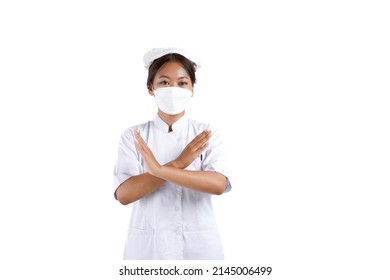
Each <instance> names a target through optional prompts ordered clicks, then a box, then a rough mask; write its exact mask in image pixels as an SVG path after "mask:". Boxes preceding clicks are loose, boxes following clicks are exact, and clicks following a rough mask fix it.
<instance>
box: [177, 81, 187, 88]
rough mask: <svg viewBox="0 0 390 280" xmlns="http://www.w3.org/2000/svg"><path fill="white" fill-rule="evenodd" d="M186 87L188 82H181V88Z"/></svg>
mask: <svg viewBox="0 0 390 280" xmlns="http://www.w3.org/2000/svg"><path fill="white" fill-rule="evenodd" d="M186 85H188V82H179V86H181V87H184V86H186Z"/></svg>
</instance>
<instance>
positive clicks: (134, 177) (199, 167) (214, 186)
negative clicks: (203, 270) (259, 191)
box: [114, 48, 231, 259]
mask: <svg viewBox="0 0 390 280" xmlns="http://www.w3.org/2000/svg"><path fill="white" fill-rule="evenodd" d="M144 62H145V67H146V68H147V69H148V71H149V76H148V79H147V88H148V91H149V94H150V95H151V96H154V98H155V101H156V103H157V106H158V113H157V116H156V117H155V118H154V119H153V120H152V121H149V122H146V123H144V124H140V125H137V126H134V127H132V128H129V129H127V130H126V131H125V132H124V133H123V134H122V137H121V140H120V143H119V149H118V160H117V163H116V166H115V171H114V179H115V180H114V181H115V184H114V187H115V198H116V199H118V200H119V202H120V203H122V204H124V205H127V204H130V203H133V209H132V217H131V221H130V225H129V230H128V235H127V240H126V246H125V252H124V259H223V249H222V244H221V241H220V237H219V234H218V229H217V226H216V223H215V220H214V214H213V208H212V203H211V197H212V195H213V194H214V195H219V194H222V193H224V192H228V191H230V189H231V186H230V183H229V180H228V179H227V177H226V176H227V174H226V167H225V159H224V153H223V148H222V140H221V138H220V136H219V134H218V131H217V130H215V129H212V130H210V129H209V126H208V125H207V124H203V123H198V122H196V121H194V120H191V119H188V118H187V116H186V115H185V108H186V105H187V104H188V102H189V100H190V99H191V97H192V96H193V92H194V83H195V71H196V70H197V68H199V61H198V60H197V59H196V58H195V57H194V56H193V55H191V54H189V53H188V52H186V51H184V50H181V49H177V48H162V49H153V50H151V51H150V52H148V53H146V54H145V56H144Z"/></svg>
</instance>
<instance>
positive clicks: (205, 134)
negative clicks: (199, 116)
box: [190, 130, 211, 146]
mask: <svg viewBox="0 0 390 280" xmlns="http://www.w3.org/2000/svg"><path fill="white" fill-rule="evenodd" d="M210 137H211V132H210V131H207V130H204V131H203V132H201V133H200V134H199V135H197V136H196V137H195V138H194V139H193V140H192V141H191V142H190V144H191V145H192V146H198V145H199V144H200V145H202V144H203V143H204V142H205V141H207V140H208V139H210Z"/></svg>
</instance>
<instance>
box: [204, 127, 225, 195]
mask: <svg viewBox="0 0 390 280" xmlns="http://www.w3.org/2000/svg"><path fill="white" fill-rule="evenodd" d="M211 131H212V136H211V138H210V140H209V146H208V147H207V149H206V151H205V155H204V159H203V160H202V170H203V171H215V172H218V173H220V174H222V175H224V176H225V177H226V188H225V192H229V191H230V190H231V189H232V186H231V184H230V181H229V177H228V173H229V171H228V163H227V161H226V156H225V151H224V145H223V141H222V137H221V136H220V133H219V131H218V130H217V129H211Z"/></svg>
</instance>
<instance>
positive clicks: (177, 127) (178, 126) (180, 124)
mask: <svg viewBox="0 0 390 280" xmlns="http://www.w3.org/2000/svg"><path fill="white" fill-rule="evenodd" d="M187 122H188V118H187V117H186V115H184V116H182V117H181V118H180V119H178V120H177V121H176V122H174V123H173V124H172V132H173V133H176V132H179V131H181V130H182V129H183V128H184V127H185V125H186V124H187ZM153 123H154V125H155V126H157V127H158V128H159V129H161V130H162V131H164V132H166V133H168V129H169V126H168V125H167V124H166V123H165V122H164V121H163V120H162V119H161V118H160V116H159V115H158V114H157V115H156V117H155V118H154V119H153Z"/></svg>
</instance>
